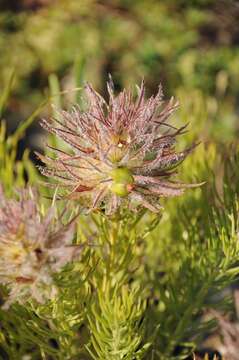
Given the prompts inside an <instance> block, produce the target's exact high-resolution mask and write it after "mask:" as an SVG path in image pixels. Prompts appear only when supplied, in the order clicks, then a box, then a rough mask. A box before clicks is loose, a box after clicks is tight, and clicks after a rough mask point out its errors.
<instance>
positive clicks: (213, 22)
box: [0, 0, 239, 147]
mask: <svg viewBox="0 0 239 360" xmlns="http://www.w3.org/2000/svg"><path fill="white" fill-rule="evenodd" d="M0 54H1V55H0V84H1V89H2V90H3V89H5V88H6V84H9V78H11V77H12V76H13V72H14V79H13V81H12V90H11V93H10V97H9V99H8V102H7V106H5V108H4V109H3V114H2V117H3V118H6V119H7V122H8V129H9V131H10V132H11V131H13V129H14V128H16V126H17V124H18V123H19V122H20V121H22V120H24V119H25V118H27V117H28V116H29V114H31V113H32V112H33V111H34V109H36V108H37V107H38V106H39V104H40V103H41V102H42V101H43V100H44V99H45V98H46V96H47V95H48V94H49V93H51V94H56V93H57V92H59V91H60V90H61V91H65V90H66V95H65V96H64V97H63V98H62V97H59V96H58V97H54V99H53V102H55V103H56V105H60V106H62V107H68V106H70V105H71V104H72V103H75V102H78V101H80V92H79V91H78V92H77V91H72V89H74V88H76V87H79V86H81V85H82V83H83V82H84V81H90V82H92V83H93V85H94V86H95V87H96V88H97V90H98V91H100V92H102V93H103V94H104V95H105V94H106V86H105V82H106V79H107V78H108V74H109V73H111V74H112V76H113V79H114V81H115V83H116V88H117V89H121V88H122V87H124V86H131V85H133V84H135V83H139V82H140V80H141V78H142V77H144V78H145V80H146V85H147V89H148V94H150V93H151V92H152V91H156V89H157V87H158V85H159V83H162V85H163V88H164V92H165V97H166V98H168V97H169V96H171V95H174V96H176V97H178V98H179V100H180V101H181V108H182V110H183V111H182V113H181V115H182V116H184V115H185V117H186V119H184V118H183V117H182V118H181V121H182V122H184V121H189V122H190V124H191V125H190V128H191V130H193V129H195V131H193V133H194V134H195V137H197V138H200V139H201V138H202V139H203V140H204V141H209V142H210V141H211V140H212V139H213V140H216V141H217V142H222V143H224V142H227V143H228V142H231V141H233V140H235V139H236V137H237V135H238V131H239V123H238V111H239V108H238V99H239V2H238V1H233V0H98V1H96V0H10V1H9V0H1V1H0ZM53 74H54V75H53ZM192 109H193V111H192ZM195 109H196V110H195ZM49 111H50V110H49V108H45V109H44V111H43V114H41V116H47V115H48V113H49ZM195 111H196V112H201V113H202V114H203V116H201V117H202V121H201V124H198V121H197V120H195V116H194V114H195ZM197 119H198V116H197ZM38 132H39V126H38V125H37V121H36V122H35V123H34V125H33V126H32V127H31V128H30V130H28V132H27V138H26V139H25V143H24V146H25V145H26V146H27V145H28V146H29V145H30V146H31V147H35V146H36V141H37V140H36V138H35V137H33V136H30V137H29V135H33V134H34V133H38Z"/></svg>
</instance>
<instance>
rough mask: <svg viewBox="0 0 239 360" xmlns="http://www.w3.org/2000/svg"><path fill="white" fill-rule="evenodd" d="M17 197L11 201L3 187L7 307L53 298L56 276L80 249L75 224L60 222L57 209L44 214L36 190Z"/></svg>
mask: <svg viewBox="0 0 239 360" xmlns="http://www.w3.org/2000/svg"><path fill="white" fill-rule="evenodd" d="M17 195H18V197H17V198H14V199H7V198H6V197H5V195H4V193H3V190H2V188H1V187H0V283H1V284H4V285H7V288H8V289H9V290H10V292H9V297H8V299H7V301H6V303H5V304H4V307H5V308H8V307H9V305H10V304H11V303H13V302H16V301H17V302H19V303H24V302H25V301H27V300H29V299H30V298H35V299H36V300H37V301H38V302H44V301H45V300H46V299H47V298H51V297H52V296H53V295H54V293H55V292H56V287H55V286H54V282H53V274H54V273H56V272H58V271H59V270H60V269H61V268H62V267H63V266H64V265H65V264H66V263H67V262H69V261H72V260H73V259H74V258H75V257H76V256H77V255H78V254H79V250H80V247H78V246H73V245H72V239H73V235H74V223H73V222H72V223H69V224H68V225H65V226H64V225H63V224H61V223H59V221H58V220H56V216H55V214H54V210H53V208H50V210H48V212H47V213H46V214H45V215H42V214H41V212H40V211H39V209H38V205H37V203H38V197H37V193H36V192H34V191H33V190H32V189H24V190H19V192H18V194H17Z"/></svg>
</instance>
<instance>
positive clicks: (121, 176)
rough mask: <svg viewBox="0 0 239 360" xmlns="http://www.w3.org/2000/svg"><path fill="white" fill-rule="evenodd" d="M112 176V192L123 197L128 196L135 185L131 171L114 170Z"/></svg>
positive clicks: (125, 169)
mask: <svg viewBox="0 0 239 360" xmlns="http://www.w3.org/2000/svg"><path fill="white" fill-rule="evenodd" d="M110 175H111V177H112V179H113V184H112V185H111V191H112V192H113V193H115V194H116V195H118V196H121V197H124V196H127V195H128V194H129V192H130V190H131V185H132V184H133V183H134V178H133V176H132V174H131V171H130V170H129V169H127V168H125V167H121V168H117V169H114V170H112V171H111V173H110Z"/></svg>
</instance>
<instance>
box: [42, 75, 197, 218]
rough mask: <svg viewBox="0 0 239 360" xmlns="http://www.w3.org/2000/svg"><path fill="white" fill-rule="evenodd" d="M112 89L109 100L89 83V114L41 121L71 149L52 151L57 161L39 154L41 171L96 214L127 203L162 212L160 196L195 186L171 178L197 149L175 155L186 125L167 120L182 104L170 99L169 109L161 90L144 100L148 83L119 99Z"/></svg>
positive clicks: (77, 110)
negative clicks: (180, 125) (41, 165)
mask: <svg viewBox="0 0 239 360" xmlns="http://www.w3.org/2000/svg"><path fill="white" fill-rule="evenodd" d="M107 86H108V92H109V101H108V102H106V101H105V100H104V99H103V98H102V97H101V96H100V95H99V94H98V93H97V92H96V91H95V90H94V89H93V87H92V86H91V85H90V84H87V85H86V86H85V89H84V93H85V97H86V110H83V109H80V108H79V107H75V108H73V110H72V111H71V112H65V111H62V112H60V113H59V117H58V118H57V119H51V120H49V121H47V120H43V121H42V126H43V127H44V128H45V129H46V130H48V131H49V132H50V133H52V134H54V135H56V136H57V137H58V138H60V139H62V140H63V141H64V142H65V143H67V144H68V145H69V148H70V149H69V152H68V151H63V149H60V148H58V149H56V148H55V149H54V148H51V150H53V152H54V154H55V156H54V157H53V158H51V157H47V156H41V155H39V156H40V158H41V160H42V161H43V162H44V163H45V164H46V165H47V166H46V167H42V168H41V172H42V173H43V174H44V175H46V176H49V177H52V178H54V179H57V182H58V183H59V184H61V185H62V188H64V189H66V190H67V196H68V198H70V199H82V198H83V199H84V200H86V199H87V201H85V203H87V204H88V205H87V207H88V208H89V209H91V210H92V209H96V208H100V207H104V208H105V211H106V213H108V214H111V213H114V212H115V211H116V210H117V208H119V206H120V205H121V204H123V203H125V204H126V205H130V206H132V208H137V207H138V206H139V205H140V206H143V207H145V208H148V209H149V210H151V211H154V212H158V211H159V210H160V208H161V206H160V205H159V198H160V197H169V196H178V195H181V194H182V193H183V192H184V190H185V189H186V188H187V187H191V186H194V185H186V184H182V183H177V182H173V181H172V180H171V178H172V175H173V174H174V173H175V168H176V167H177V166H178V165H179V164H180V163H181V162H182V161H183V160H184V159H185V158H186V157H187V155H188V154H189V153H190V152H191V151H192V149H193V148H194V146H192V147H190V148H188V149H186V150H184V151H181V152H176V151H175V143H176V140H177V137H178V136H179V135H181V134H183V133H184V130H185V126H184V127H181V128H175V127H174V126H172V125H170V124H169V123H168V119H169V117H170V115H171V114H172V113H173V112H174V111H175V110H176V108H177V107H178V103H177V102H175V101H174V100H173V99H171V100H170V101H169V102H168V103H167V104H166V105H164V103H163V100H162V97H163V94H162V89H161V87H159V90H158V92H157V94H156V95H155V96H151V97H150V98H148V99H145V85H144V82H142V83H141V86H140V88H138V95H137V96H134V95H133V92H132V91H131V90H123V91H122V92H120V93H119V94H118V95H114V90H113V83H112V81H110V82H109V83H108V84H107ZM59 119H60V120H59Z"/></svg>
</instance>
